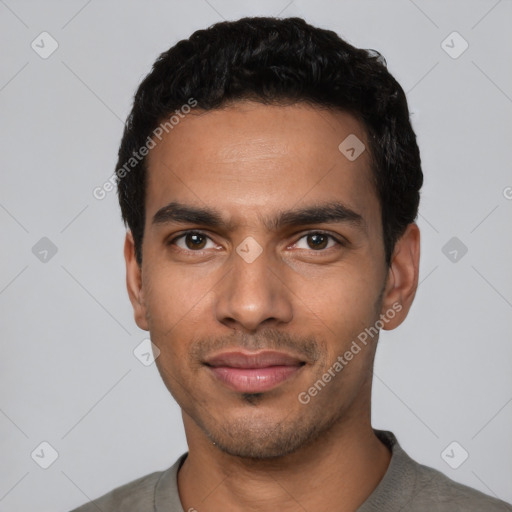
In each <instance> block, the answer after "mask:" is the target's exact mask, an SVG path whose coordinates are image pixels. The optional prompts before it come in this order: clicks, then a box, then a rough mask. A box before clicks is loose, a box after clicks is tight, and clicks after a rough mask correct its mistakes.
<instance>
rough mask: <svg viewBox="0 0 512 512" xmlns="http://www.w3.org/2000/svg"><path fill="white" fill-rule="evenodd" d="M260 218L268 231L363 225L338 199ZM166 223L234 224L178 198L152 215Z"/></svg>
mask: <svg viewBox="0 0 512 512" xmlns="http://www.w3.org/2000/svg"><path fill="white" fill-rule="evenodd" d="M261 220H262V222H263V224H264V225H265V227H266V228H267V229H268V230H271V231H277V230H278V229H279V228H283V227H293V226H303V225H308V224H323V223H349V224H353V225H355V226H356V227H359V228H361V229H363V230H364V229H366V223H365V220H364V218H363V217H362V215H360V214H359V213H357V212H355V211H354V210H352V209H350V208H349V207H347V206H346V205H344V204H343V203H341V202H339V201H331V202H328V203H322V204H316V205H312V206H307V207H303V208H298V209H295V210H285V211H280V212H278V213H277V215H276V216H274V217H261ZM167 223H177V224H198V225H202V226H207V227H211V228H225V229H227V230H233V229H234V228H235V223H234V222H233V221H231V220H226V219H224V218H223V217H222V215H221V213H220V212H219V211H217V210H215V209H213V208H209V207H198V206H191V205H186V204H183V203H180V202H178V201H172V202H170V203H169V204H168V205H166V206H164V207H163V208H160V209H159V210H158V211H157V212H156V213H155V215H154V216H153V221H152V224H153V225H159V224H167Z"/></svg>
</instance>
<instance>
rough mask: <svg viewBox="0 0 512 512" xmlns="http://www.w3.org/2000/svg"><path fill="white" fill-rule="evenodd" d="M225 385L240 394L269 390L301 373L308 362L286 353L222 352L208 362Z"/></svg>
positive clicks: (210, 369) (213, 372) (212, 370)
mask: <svg viewBox="0 0 512 512" xmlns="http://www.w3.org/2000/svg"><path fill="white" fill-rule="evenodd" d="M205 364H206V367H207V368H208V370H209V371H210V372H211V373H212V374H213V375H214V376H215V377H216V378H217V379H219V380H220V381H221V382H222V383H224V384H225V385H226V386H228V387H229V388H231V389H233V390H234V391H238V392H240V393H262V392H264V391H270V390H271V389H273V388H275V387H277V386H279V385H280V384H282V383H283V382H285V381H287V380H288V379H290V378H291V377H292V376H293V375H295V374H296V373H297V372H299V371H300V369H301V368H302V367H303V366H304V364H305V362H304V361H301V360H300V359H298V358H296V357H294V356H291V355H289V354H286V353H284V352H275V351H268V350H266V351H262V352H256V353H254V352H252V353H251V352H243V351H239V350H238V351H233V352H223V353H221V354H217V355H215V356H213V357H211V358H209V359H207V360H206V361H205Z"/></svg>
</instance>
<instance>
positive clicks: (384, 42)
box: [0, 0, 512, 512]
mask: <svg viewBox="0 0 512 512" xmlns="http://www.w3.org/2000/svg"><path fill="white" fill-rule="evenodd" d="M511 14H512V5H511V2H510V0H501V1H496V0H492V1H491V0H481V1H471V2H470V1H467V0H466V1H462V0H461V1H450V2H446V1H435V2H427V1H420V0H415V1H414V2H413V1H410V0H397V1H392V2H391V1H381V0H379V1H369V0H365V1H361V0H358V1H343V2H334V1H330V2H329V1H321V0H316V1H315V2H306V1H300V0H294V1H292V2H289V0H283V1H275V0H274V1H272V2H270V1H259V2H258V3H256V2H247V1H245V2H235V1H234V0H209V1H205V0H193V1H190V2H178V1H154V0H153V1H148V2H142V1H139V2H135V1H121V0H111V1H107V2H101V1H99V0H92V1H88V2H87V1H84V0H76V1H66V2H63V1H61V2H55V1H45V2H39V1H35V0H34V1H21V0H18V1H15V0H0V42H1V46H2V66H1V70H0V107H1V132H0V140H1V141H2V151H1V153H0V158H1V160H2V165H1V176H2V186H1V189H0V222H1V227H2V251H1V253H2V259H1V270H0V273H1V274H0V311H1V315H2V331H1V343H2V351H1V358H0V378H1V390H0V430H1V436H0V439H1V441H0V442H1V453H2V464H1V465H0V511H9V512H17V511H35V510H37V511H65V510H68V509H70V508H72V507H73V506H77V505H78V504H81V503H83V502H85V501H87V499H88V498H94V497H97V496H99V495H100V494H102V493H104V492H107V491H109V490H110V489H112V488H113V487H115V486H117V485H120V484H123V483H126V482H128V481H129V480H131V479H134V478H136V477H139V476H141V475H143V474H146V473H149V472H152V471H156V470H161V469H163V468H166V467H168V466H169V465H170V464H171V463H173V462H174V460H175V459H176V457H177V456H179V455H180V454H181V453H183V452H184V451H185V450H186V443H185V438H184V433H183V429H182V425H181V416H180V413H179V408H178V407H177V405H176V404H175V403H174V401H173V399H172V398H171V397H170V395H169V394H168V392H167V391H166V389H165V387H164V386H163V384H162V383H161V381H160V377H159V375H158V372H157V370H156V367H155V365H154V364H153V365H151V366H144V365H143V364H142V363H141V361H139V360H138V359H137V358H136V357H135V356H134V354H133V350H134V349H135V347H137V346H138V345H139V343H141V341H142V340H143V339H145V338H146V337H147V334H146V333H145V332H144V331H140V330H138V328H137V327H136V325H135V323H134V321H133V318H132V310H131V306H130V304H129V301H128V298H127V294H126V291H125V282H124V261H123V259H122V243H123V237H124V228H123V225H122V223H121V221H120V214H119V211H118V205H117V199H116V195H115V192H110V193H109V194H107V197H106V198H105V199H103V200H101V201H99V200H96V199H95V198H94V197H93V195H92V190H93V189H94V188H95V187H96V186H101V185H102V183H104V182H105V180H107V179H108V178H109V177H110V176H111V174H112V172H113V171H114V165H115V161H116V153H117V148H118V144H119V140H120V137H121V131H122V127H123V125H122V122H123V120H124V119H125V117H126V115H127V113H128V111H129V108H130V102H131V98H132V95H133V93H134V91H135V88H136V86H137V85H138V83H139V81H140V80H141V79H142V77H143V76H144V75H145V74H146V73H147V72H148V71H149V69H150V66H151V64H152V63H153V61H154V60H155V58H156V57H157V55H158V54H159V53H160V52H162V51H164V50H166V49H167V48H168V47H169V46H171V45H173V44H174V43H175V42H177V41H178V40H179V39H182V38H184V37H188V36H189V35H190V34H191V33H192V32H193V31H194V30H196V29H198V28H204V27H206V26H208V25H210V24H213V23H215V22H217V21H219V20H222V19H223V18H225V19H236V18H238V17H241V16H245V15H281V16H293V15H299V16H303V17H305V18H306V19H307V20H308V21H309V22H311V23H313V24H317V25H319V26H322V27H326V28H330V29H333V30H335V31H337V32H338V33H339V34H340V35H341V36H342V37H345V38H347V39H348V40H349V41H350V42H351V43H353V44H355V45H356V46H360V47H365V48H375V49H377V50H379V51H381V52H382V53H383V54H384V56H385V57H386V59H387V62H388V66H389V69H390V71H391V72H392V73H393V74H394V75H395V76H396V77H397V79H398V80H399V81H400V82H401V84H402V85H403V87H404V89H405V90H406V91H407V93H408V98H409V102H410V109H411V111H412V119H413V125H414V127H415V130H416V132H417V135H418V138H419V144H420V147H421V150H422V159H423V164H424V173H425V186H424V189H423V196H422V205H421V210H420V217H419V225H420V228H421V230H422V249H423V254H422V260H421V276H420V279H421V285H420V287H419V290H418V295H417V299H416V302H415V305H414V307H413V309H412V311H411V313H410V316H409V318H408V320H407V321H406V323H405V324H404V325H403V326H401V327H400V328H399V329H397V330H396V331H392V332H384V333H383V334H382V336H381V341H380V348H379V351H378V357H377V362H376V368H375V385H374V399H373V402H374V409H373V410H374V413H373V422H374V426H375V427H378V428H384V429H388V430H392V431H394V432H395V434H396V435H397V437H398V439H399V441H400V442H401V444H402V446H403V447H404V448H405V449H406V451H408V453H409V454H410V455H411V456H412V457H413V458H415V459H416V460H418V461H420V462H422V463H424V464H427V465H429V466H433V467H435V468H438V469H440V470H441V471H443V472H444V473H446V474H447V475H448V476H449V477H450V478H453V479H455V480H457V481H460V482H463V483H466V484H469V485H471V486H473V487H476V488H477V489H480V490H482V491H484V492H486V493H488V494H491V495H496V496H498V497H500V498H502V499H504V500H507V501H509V502H512V485H511V481H512V436H511V435H510V434H511V427H512V371H511V370H512V344H511V343H510V342H511V336H510V328H511V321H510V320H511V308H512V273H511V270H510V261H512V243H511V239H510V226H511V222H510V221H511V217H512V200H511V198H512V188H510V187H512V174H511V172H510V159H509V148H510V141H511V140H512V138H511V135H512V133H511V132H512V129H511V122H510V119H511V118H510V113H511V108H512V105H511V103H512V98H511V96H512V80H511V78H512V73H511V68H510V62H512V55H511V54H512V44H511V41H510V21H511ZM43 31H47V32H48V33H49V34H51V36H52V37H53V38H54V39H55V40H56V41H57V42H58V45H59V46H58V49H57V50H56V51H55V52H54V53H53V54H52V55H50V56H49V57H48V58H46V59H43V58H41V57H40V55H39V54H38V53H36V51H34V50H33V49H32V47H31V43H32V41H35V43H34V44H38V45H39V47H43V46H44V49H45V51H47V50H48V49H50V48H51V41H50V40H49V39H44V37H47V36H39V34H40V33H41V32H43ZM453 31H457V32H458V33H459V34H460V36H461V37H462V38H463V39H464V40H465V41H467V42H468V44H469V47H468V49H467V50H466V51H465V52H464V53H462V54H461V55H458V56H457V58H453V55H454V54H458V53H459V52H460V50H461V49H463V46H464V42H463V40H462V39H460V37H459V36H451V38H448V39H447V41H446V42H445V43H444V48H443V46H442V42H443V41H444V40H446V38H447V36H449V35H450V34H451V33H452V32H453ZM454 37H455V38H454ZM41 38H43V42H41ZM38 50H39V51H40V52H41V51H42V48H38ZM445 50H448V51H449V52H451V53H452V56H450V55H449V54H448V53H447V52H446V51H445ZM507 187H509V188H507ZM43 237H47V238H48V239H49V240H51V242H52V244H54V245H55V246H56V248H57V253H56V254H54V255H52V252H51V250H49V252H47V253H45V252H44V251H45V250H48V249H49V246H48V241H47V240H46V241H45V240H43V241H41V242H40V239H41V238H43ZM452 237H456V238H457V240H455V241H454V242H453V241H452V242H451V244H455V245H448V246H447V247H445V244H447V243H448V241H449V240H450V239H452ZM38 243H39V245H36V244H38ZM461 244H464V245H461ZM34 246H35V249H33V247H34ZM464 247H466V248H467V249H468V251H467V253H466V254H465V255H463V248H464ZM443 248H444V250H443ZM50 249H51V248H50ZM454 250H455V251H456V253H454V252H453V251H454ZM455 256H457V259H456V261H453V259H454V257H455ZM41 259H42V261H41ZM43 441H46V442H48V443H50V445H51V446H52V447H53V448H54V449H55V450H56V451H57V452H58V458H57V459H56V460H55V462H54V463H53V464H52V465H51V466H50V467H49V468H48V469H42V468H41V467H40V464H43V465H44V464H45V463H48V462H51V456H52V454H51V450H50V449H49V448H48V447H45V446H44V445H43V447H40V443H41V442H43ZM453 441H456V442H457V443H458V445H457V446H456V447H455V449H454V451H453V452H452V451H451V449H452V448H453V446H452V447H451V448H449V449H448V451H447V452H445V451H444V450H445V448H447V447H448V446H449V445H450V443H452V442H453ZM459 445H460V447H462V449H464V450H466V451H467V452H468V453H469V457H468V459H467V460H465V461H464V462H463V463H462V464H461V465H460V466H459V467H458V468H457V469H452V467H450V466H449V465H448V464H447V462H446V461H447V460H449V461H450V462H451V463H452V465H456V464H458V463H460V462H461V460H462V459H463V457H462V454H463V452H462V451H461V448H460V447H459ZM34 450H35V452H34ZM41 450H42V451H41ZM33 452H34V453H35V455H33V457H31V453H33ZM442 453H445V456H444V458H443V456H442ZM446 453H448V454H449V455H450V457H448V458H447V456H446Z"/></svg>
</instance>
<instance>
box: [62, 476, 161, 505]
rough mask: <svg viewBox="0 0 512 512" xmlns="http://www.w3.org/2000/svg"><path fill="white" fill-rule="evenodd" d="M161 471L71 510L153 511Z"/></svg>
mask: <svg viewBox="0 0 512 512" xmlns="http://www.w3.org/2000/svg"><path fill="white" fill-rule="evenodd" d="M163 473H164V472H163V471H157V472H155V473H151V474H149V475H145V476H143V477H141V478H138V479H136V480H133V481H132V482H129V483H127V484H125V485H122V486H120V487H117V488H116V489H114V490H112V491H110V492H109V493H107V494H105V495H103V496H101V497H100V498H97V499H95V500H93V501H90V502H89V503H86V504H85V505H82V506H81V507H78V508H76V509H74V510H72V512H98V510H101V511H102V512H114V511H119V510H122V511H123V512H132V511H133V512H153V510H154V495H155V487H156V484H157V483H158V481H159V479H160V477H161V476H162V474H163Z"/></svg>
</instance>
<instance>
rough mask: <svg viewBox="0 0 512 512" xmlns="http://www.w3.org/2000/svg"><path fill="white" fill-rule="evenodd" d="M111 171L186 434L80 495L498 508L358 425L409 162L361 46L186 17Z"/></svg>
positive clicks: (396, 297) (403, 247)
mask: <svg viewBox="0 0 512 512" xmlns="http://www.w3.org/2000/svg"><path fill="white" fill-rule="evenodd" d="M117 178H118V192H119V200H120V205H121V210H122V214H123V219H124V221H125V223H126V225H127V226H128V228H129V231H128V233H127V236H126V243H125V259H126V267H127V286H128V293H129V296H130V300H131V302H132V304H133V308H134V314H135V320H136V322H137V325H138V326H139V327H140V328H141V329H144V330H148V331H149V332H150V334H151V339H152V342H153V344H154V345H155V347H157V348H154V350H155V355H157V356H158V357H157V359H156V363H157V366H158V369H159V372H160V374H161V376H162V379H163V380H164V382H165V384H166V386H167V387H168V389H169V391H170V392H171V394H172V395H173V396H174V398H175V399H176V401H177V402H178V404H179V405H180V407H181V409H182V412H183V422H184V426H185V431H186V436H187V442H188V447H189V451H188V453H187V454H184V455H183V456H182V457H180V459H179V460H178V461H176V463H175V464H174V465H173V466H172V467H171V468H170V469H168V470H167V471H163V472H157V473H153V474H150V475H148V476H145V477H143V478H141V479H139V480H137V481H134V482H132V483H130V484H127V485H125V486H123V487H120V488H118V489H116V490H114V491H112V492H111V493H109V494H107V495H105V496H104V497H102V498H100V499H98V500H95V501H94V502H91V503H89V504H86V505H84V506H83V507H81V508H79V509H77V510H79V511H81V512H85V511H92V510H101V511H104V512H110V511H114V510H115V511H122V512H128V511H133V512H146V511H158V512H167V511H173V512H174V511H175V512H183V511H185V510H186V511H189V512H192V511H198V512H203V511H204V512H217V511H226V510H229V511H248V510H253V511H272V512H274V511H276V510H279V511H280V512H285V511H297V510H307V511H314V512H324V511H325V512H327V511H339V512H347V511H356V510H357V511H362V512H369V511H379V512H386V511H399V510H402V511H406V510H407V511H446V512H448V511H450V512H451V511H476V510H478V511H483V510H485V511H504V510H512V506H510V505H507V504H506V503H504V502H502V501H499V500H497V499H494V498H491V497H488V496H486V495H484V494H482V493H480V492H478V491H476V490H473V489H471V488H469V487H466V486H463V485H460V484H458V483H455V482H453V481H451V480H450V479H448V478H447V477H445V476H444V475H442V474H441V473H440V472H438V471H436V470H433V469H430V468H427V467H425V466H422V465H419V464H417V463H416V462H414V461H413V460H412V459H410V458H409V457H408V456H407V454H406V453H405V452H404V451H403V450H402V449H401V448H400V446H399V444H398V443H397V440H396V438H395V437H394V435H393V434H392V433H391V432H387V431H378V430H374V429H372V426H371V411H370V409H371V408H370V402H371V386H372V367H373V361H374V356H375V350H376V346H377V340H378V337H379V331H380V330H381V329H393V328H395V327H397V326H398V325H400V324H401V323H402V322H403V321H404V319H405V317H406V316H407V313H408V311H409V308H410V307H411V304H412V302H413V299H414V295H415V292H416V288H417V283H418V266H419V254H420V237H419V230H418V227H417V225H416V224H415V222H414V220H415V218H416V215H417V210H418V203H419V190H420V188H421V185H422V180H423V176H422V171H421V164H420V156H419V150H418V147H417V144H416V138H415V134H414V132H413V130H412V128H411V125H410V121H409V112H408V107H407V102H406V99H405V95H404V92H403V90H402V88H401V87H400V85H399V84H398V83H397V82H396V80H395V79H394V78H393V77H392V76H391V75H390V74H389V72H388V71H387V69H386V66H385V63H384V62H383V59H382V58H381V57H380V55H379V54H378V53H377V52H369V51H365V50H360V49H356V48H354V47H352V46H350V45H349V44H347V43H346V42H344V41H343V40H341V39H340V38H339V37H338V36H337V35H336V34H335V33H334V32H331V31H327V30H321V29H318V28H314V27H312V26H310V25H308V24H306V23H305V22H304V20H301V19H299V18H290V19H282V20H278V19H272V18H244V19H241V20H239V21H236V22H224V23H219V24H217V25H214V26H213V27H211V28H209V29H208V30H201V31H198V32H196V33H194V34H193V35H192V36H191V37H190V38H189V39H188V40H185V41H180V42H179V43H178V44H177V45H175V46H174V47H173V48H171V49H170V50H169V51H168V52H166V53H164V54H162V55H161V56H160V58H159V59H158V60H157V61H156V63H155V65H154V66H153V69H152V71H151V73H150V74H149V75H148V76H147V77H146V78H145V79H144V81H143V82H142V84H141V85H140V87H139V89H138V92H137V93H136V96H135V100H134V105H133V110H132V112H131V114H130V116H129V118H128V121H127V124H126V129H125V133H124V136H123V140H122V142H121V147H120V151H119V161H118V166H117ZM157 349H158V350H157Z"/></svg>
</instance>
